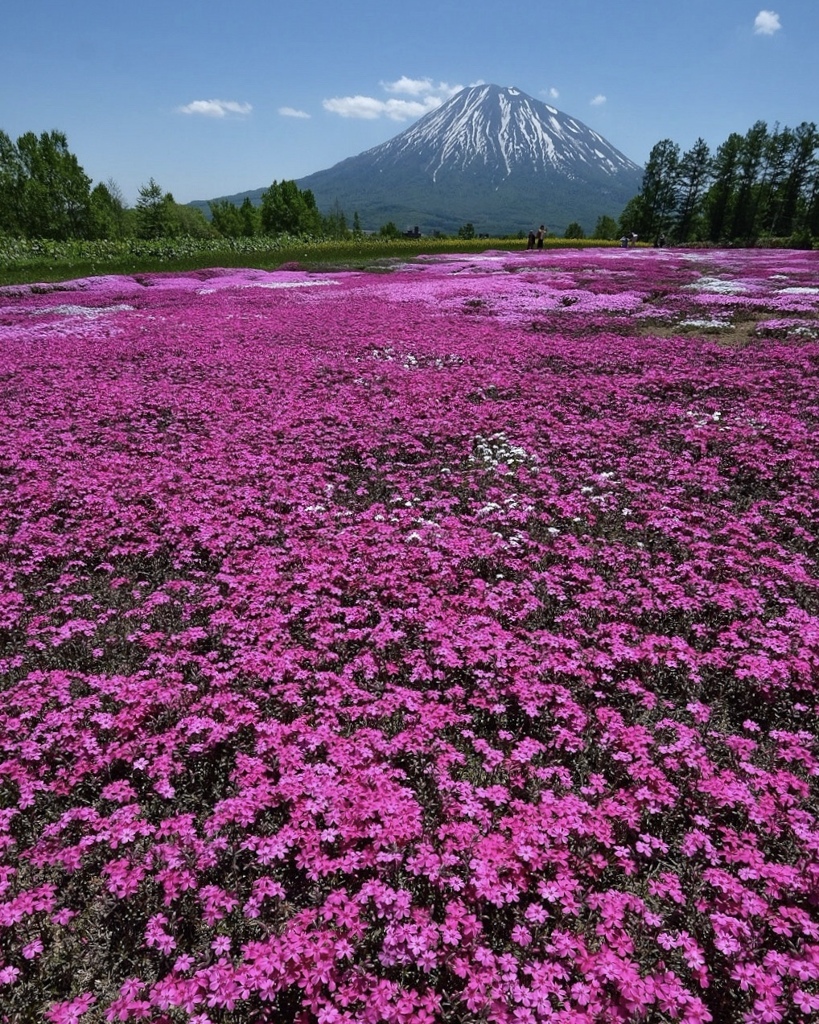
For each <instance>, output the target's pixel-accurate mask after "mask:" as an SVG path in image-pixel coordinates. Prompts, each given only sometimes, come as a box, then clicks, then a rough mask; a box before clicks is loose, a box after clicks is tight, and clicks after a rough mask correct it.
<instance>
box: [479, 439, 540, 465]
mask: <svg viewBox="0 0 819 1024" xmlns="http://www.w3.org/2000/svg"><path fill="white" fill-rule="evenodd" d="M469 461H470V462H479V463H481V464H482V465H483V466H484V467H485V468H486V469H489V470H497V468H498V466H506V467H507V468H508V469H516V468H517V467H518V466H523V465H525V464H527V463H528V464H529V466H530V467H531V469H532V472H533V473H536V472H537V461H538V458H537V456H536V455H530V454H529V452H527V451H526V449H525V448H522V447H521V446H520V445H516V444H512V442H511V441H510V440H509V439H508V438H507V437H506V435H505V434H504V433H502V432H498V433H496V434H492V435H490V436H489V437H484V436H483V435H482V434H478V435H477V437H476V438H475V441H474V442H473V452H472V455H470V457H469Z"/></svg>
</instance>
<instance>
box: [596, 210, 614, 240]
mask: <svg viewBox="0 0 819 1024" xmlns="http://www.w3.org/2000/svg"><path fill="white" fill-rule="evenodd" d="M619 237H620V234H619V231H618V228H617V221H616V220H615V219H614V217H609V216H608V215H607V214H604V215H603V216H602V217H598V218H597V223H596V224H595V226H594V234H593V235H592V238H602V239H613V238H619Z"/></svg>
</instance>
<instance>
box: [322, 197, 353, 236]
mask: <svg viewBox="0 0 819 1024" xmlns="http://www.w3.org/2000/svg"><path fill="white" fill-rule="evenodd" d="M322 231H323V233H324V235H325V236H326V237H327V238H333V239H336V240H337V241H338V240H341V239H344V238H347V237H349V234H350V229H349V228H348V227H347V218H346V217H345V215H344V211H343V210H342V209H341V205H340V204H339V201H338V200H337V199H336V201H335V203H333V208H332V210H330V212H329V213H328V214H327V216H326V217H324V218H322Z"/></svg>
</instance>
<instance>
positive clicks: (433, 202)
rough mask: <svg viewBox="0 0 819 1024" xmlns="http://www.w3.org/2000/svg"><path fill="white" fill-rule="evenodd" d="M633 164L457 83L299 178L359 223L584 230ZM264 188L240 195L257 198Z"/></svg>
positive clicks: (581, 132) (535, 110) (583, 135)
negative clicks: (418, 112)
mask: <svg viewBox="0 0 819 1024" xmlns="http://www.w3.org/2000/svg"><path fill="white" fill-rule="evenodd" d="M641 180H642V169H641V168H640V167H639V166H638V165H637V164H635V163H634V162H633V161H631V160H629V159H628V158H627V157H626V156H624V155H623V154H622V153H621V152H620V151H619V150H617V149H615V148H614V146H612V145H611V144H610V143H609V142H607V141H606V140H605V139H604V138H603V137H602V136H601V135H599V134H598V133H597V132H595V131H593V130H592V129H591V128H589V127H587V126H586V125H585V124H583V123H582V122H581V121H578V120H577V118H574V117H570V116H569V115H568V114H564V113H562V112H561V111H559V110H557V109H556V108H555V107H552V106H549V105H548V104H546V103H543V102H541V101H540V100H536V99H533V98H532V97H531V96H527V95H526V94H525V93H523V92H521V91H520V90H518V89H513V88H501V87H499V86H496V85H480V86H474V87H472V88H469V89H464V90H463V91H461V92H459V93H458V94H457V95H456V96H454V97H453V98H452V99H450V100H449V101H447V102H446V103H444V104H443V105H442V106H440V107H438V108H437V109H436V110H433V111H431V112H430V113H428V114H426V115H425V116H424V117H422V118H420V120H418V121H416V122H415V123H414V124H412V125H411V126H410V127H409V128H407V129H406V130H405V131H403V132H401V133H400V134H399V135H396V136H395V137H394V138H392V139H390V140H389V141H388V142H385V143H383V144H381V145H379V146H376V147H374V148H373V149H369V150H367V151H366V152H364V153H360V154H359V155H358V156H354V157H350V158H348V159H347V160H342V161H341V162H340V163H338V164H336V165H335V166H333V167H330V168H328V169H327V170H323V171H318V172H316V173H315V174H311V175H308V176H307V177H306V178H301V179H300V180H299V181H298V185H299V187H300V188H302V189H306V188H309V189H311V190H312V191H313V193H314V195H315V197H316V201H317V203H318V206H319V208H320V209H321V210H324V211H327V210H329V209H330V208H331V207H332V206H333V205H334V204H335V203H336V202H338V203H339V204H340V206H341V208H342V209H343V210H344V211H345V213H346V214H347V217H348V219H351V218H352V214H353V212H354V211H356V210H357V211H358V214H359V217H360V220H361V223H362V225H363V226H364V228H367V229H373V230H374V229H377V228H378V227H379V226H380V225H381V224H383V223H385V222H386V221H388V220H392V221H394V222H395V223H396V224H397V225H398V227H399V228H401V229H405V228H408V227H413V226H415V225H418V226H419V227H420V229H421V231H422V232H423V233H424V234H427V233H430V232H432V231H434V230H440V231H444V232H453V231H455V230H456V229H457V228H458V227H459V226H460V225H461V224H464V223H465V222H467V221H471V222H472V223H473V224H474V226H475V229H476V231H478V232H485V233H487V234H495V233H507V232H516V231H518V230H524V231H528V230H529V228H530V227H532V226H533V225H534V226H536V225H537V224H540V223H545V224H546V226H547V227H548V228H549V230H551V231H553V232H554V231H557V232H559V233H562V231H563V230H564V229H565V227H566V225H567V224H568V223H569V222H571V221H578V222H579V223H581V224H582V225H583V226H584V227H585V228H586V229H587V230H591V229H592V228H593V227H594V224H595V222H596V220H597V218H598V217H599V216H600V215H602V214H609V215H610V216H613V217H617V216H618V215H619V213H620V212H621V210H622V209H623V207H624V206H625V204H626V203H627V202H628V200H629V199H630V198H631V197H632V196H634V195H636V194H637V192H638V191H639V189H640V183H641ZM263 191H264V190H263V189H258V190H255V191H254V192H250V193H243V194H242V195H241V196H236V197H233V196H231V197H229V198H231V199H233V200H234V201H238V202H241V201H242V199H243V198H244V196H245V195H250V197H251V200H252V201H254V202H258V201H259V199H260V197H261V194H262V192H263Z"/></svg>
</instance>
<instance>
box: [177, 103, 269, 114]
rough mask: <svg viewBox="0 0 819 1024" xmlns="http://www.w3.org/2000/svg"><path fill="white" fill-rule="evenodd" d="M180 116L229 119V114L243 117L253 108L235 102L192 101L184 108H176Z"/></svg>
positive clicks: (247, 104) (246, 104)
mask: <svg viewBox="0 0 819 1024" xmlns="http://www.w3.org/2000/svg"><path fill="white" fill-rule="evenodd" d="M176 109H177V111H178V113H180V114H200V115H201V116H202V117H230V116H231V114H237V115H240V116H243V115H245V114H249V113H250V111H251V110H252V109H253V107H252V106H251V105H250V104H249V103H237V102H236V101H235V100H194V101H193V103H188V104H186V105H185V106H184V107H177V108H176Z"/></svg>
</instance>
